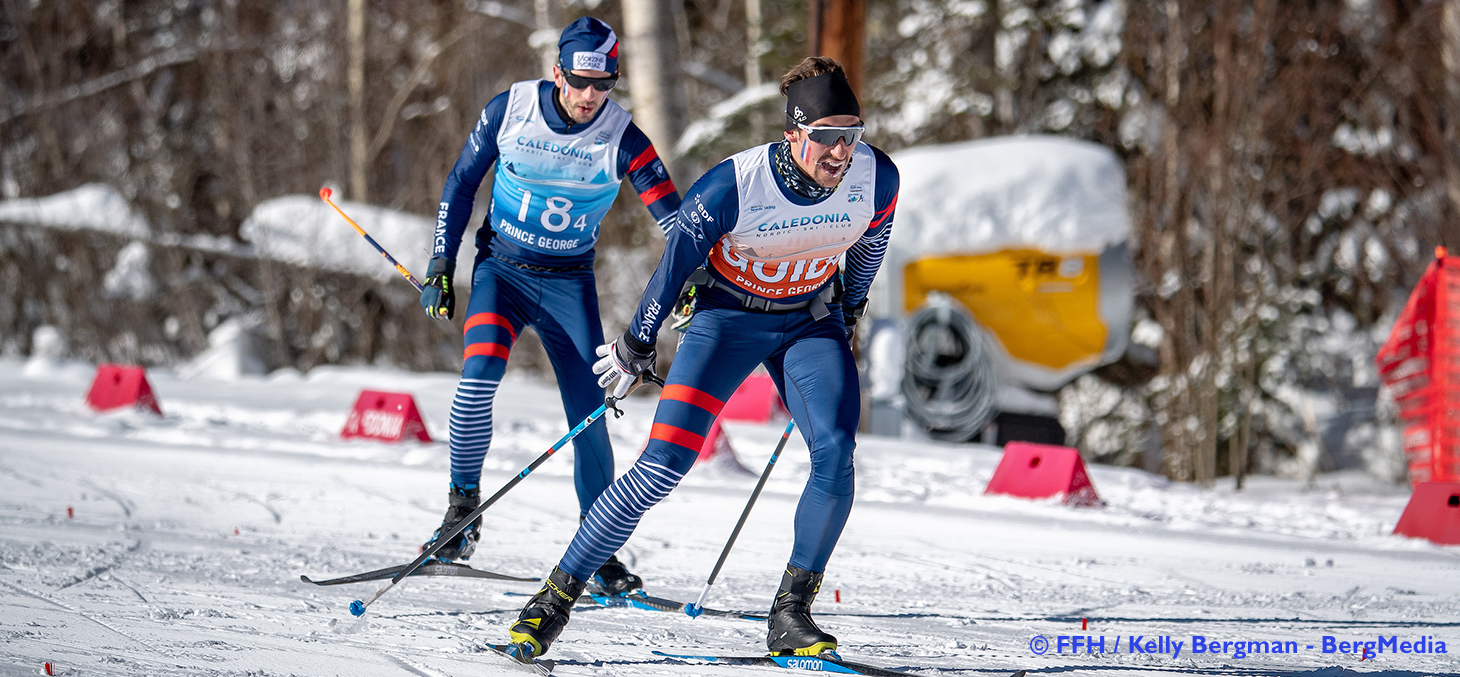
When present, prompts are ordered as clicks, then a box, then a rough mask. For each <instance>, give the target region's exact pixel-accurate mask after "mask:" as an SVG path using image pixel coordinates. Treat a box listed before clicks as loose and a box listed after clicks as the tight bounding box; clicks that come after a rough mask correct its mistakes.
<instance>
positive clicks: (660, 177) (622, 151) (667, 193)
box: [618, 122, 679, 236]
mask: <svg viewBox="0 0 1460 677" xmlns="http://www.w3.org/2000/svg"><path fill="white" fill-rule="evenodd" d="M618 166H619V174H620V175H621V176H624V177H626V178H628V180H629V183H630V184H632V185H633V187H634V190H635V191H637V192H638V193H639V199H640V200H642V201H643V202H644V206H645V207H648V208H649V214H650V215H651V216H653V217H654V220H655V221H656V222H658V224H659V230H661V231H663V232H664V234H665V235H666V236H667V235H668V234H669V230H670V228H673V227H674V215H675V213H676V212H678V211H679V191H678V190H677V189H676V188H675V187H674V180H673V179H671V178H670V177H669V171H668V170H666V169H665V168H664V161H663V160H660V159H659V153H658V152H656V151H655V150H654V144H653V143H651V142H650V141H649V137H647V136H644V132H643V131H641V130H640V129H639V127H638V125H635V124H634V123H632V122H630V123H629V126H628V128H627V129H625V130H624V135H623V139H622V140H621V141H620V142H619V151H618Z"/></svg>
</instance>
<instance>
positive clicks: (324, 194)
mask: <svg viewBox="0 0 1460 677" xmlns="http://www.w3.org/2000/svg"><path fill="white" fill-rule="evenodd" d="M334 194H335V192H334V191H333V190H330V187H329V186H325V187H323V188H320V189H319V197H320V199H321V200H328V199H330V196H331V195H334Z"/></svg>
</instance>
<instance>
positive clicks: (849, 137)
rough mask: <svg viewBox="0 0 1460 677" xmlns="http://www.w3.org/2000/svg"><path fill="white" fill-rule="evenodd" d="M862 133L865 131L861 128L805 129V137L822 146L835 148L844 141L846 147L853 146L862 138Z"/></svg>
mask: <svg viewBox="0 0 1460 677" xmlns="http://www.w3.org/2000/svg"><path fill="white" fill-rule="evenodd" d="M863 131H865V130H863V129H862V128H861V127H857V128H849V127H830V128H828V127H810V128H807V129H806V135H807V137H809V138H810V139H811V140H812V141H815V142H817V143H819V144H821V145H823V146H835V145H836V142H838V141H845V142H846V143H847V145H848V146H855V145H857V141H858V140H860V139H861V138H862V132H863Z"/></svg>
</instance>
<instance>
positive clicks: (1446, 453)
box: [1374, 247, 1460, 484]
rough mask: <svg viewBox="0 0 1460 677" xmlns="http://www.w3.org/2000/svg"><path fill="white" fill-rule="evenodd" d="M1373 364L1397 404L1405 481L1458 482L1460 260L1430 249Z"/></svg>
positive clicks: (1413, 482)
mask: <svg viewBox="0 0 1460 677" xmlns="http://www.w3.org/2000/svg"><path fill="white" fill-rule="evenodd" d="M1451 259H1454V260H1453V261H1452V260H1451ZM1374 361H1375V362H1376V363H1377V364H1378V367H1379V379H1380V380H1381V381H1383V383H1384V385H1385V386H1386V387H1388V388H1389V391H1390V393H1391V394H1392V395H1393V396H1394V402H1395V404H1397V405H1398V406H1399V421H1400V426H1401V427H1402V429H1403V431H1404V457H1405V460H1406V461H1407V462H1408V465H1409V481H1410V483H1411V484H1419V483H1420V482H1455V481H1460V256H1446V254H1445V249H1444V247H1437V248H1436V249H1435V260H1434V261H1432V262H1430V265H1429V267H1428V268H1426V269H1425V273H1424V275H1423V276H1422V277H1420V280H1419V283H1418V284H1416V285H1415V287H1414V291H1412V292H1410V295H1409V301H1408V302H1407V303H1405V305H1404V311H1403V312H1402V313H1400V315H1399V319H1398V320H1397V321H1395V323H1394V331H1392V332H1391V333H1390V334H1389V340H1388V341H1385V342H1384V346H1383V347H1382V348H1380V349H1379V354H1378V356H1376V357H1375V358H1374Z"/></svg>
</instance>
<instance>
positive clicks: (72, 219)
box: [0, 183, 151, 238]
mask: <svg viewBox="0 0 1460 677" xmlns="http://www.w3.org/2000/svg"><path fill="white" fill-rule="evenodd" d="M3 221H9V222H12V223H31V224H36V225H41V226H48V227H51V228H62V229H66V230H99V231H103V232H107V233H115V234H117V235H124V236H127V237H136V238H145V237H147V236H148V234H149V233H150V231H151V229H150V228H148V226H147V222H146V221H145V220H144V219H143V218H142V217H141V216H140V215H138V214H137V213H136V212H134V211H133V210H132V205H131V204H130V203H128V202H127V198H125V197H123V196H122V194H121V193H119V192H117V189H115V188H112V187H111V186H108V185H106V184H104V183H88V184H86V185H84V186H81V187H80V188H76V189H73V190H68V191H64V192H60V193H56V194H55V195H47V196H46V197H40V198H17V199H14V200H4V201H0V222H3Z"/></svg>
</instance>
